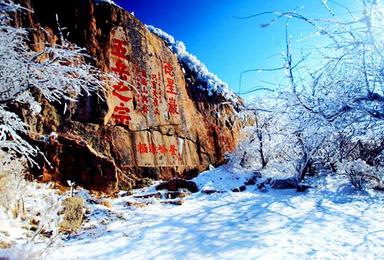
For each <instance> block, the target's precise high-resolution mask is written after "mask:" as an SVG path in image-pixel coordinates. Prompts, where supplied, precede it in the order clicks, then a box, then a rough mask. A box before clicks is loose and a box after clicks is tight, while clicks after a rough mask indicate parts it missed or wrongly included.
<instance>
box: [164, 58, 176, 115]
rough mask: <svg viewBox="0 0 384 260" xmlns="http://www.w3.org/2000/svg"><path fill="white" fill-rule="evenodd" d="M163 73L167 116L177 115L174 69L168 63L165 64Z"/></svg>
mask: <svg viewBox="0 0 384 260" xmlns="http://www.w3.org/2000/svg"><path fill="white" fill-rule="evenodd" d="M163 67H164V73H165V76H166V86H165V88H166V92H167V94H168V95H167V96H168V98H167V103H168V106H167V107H168V114H169V115H171V116H172V115H178V114H179V112H178V107H177V102H176V97H177V92H176V88H175V79H174V76H175V73H174V69H173V66H172V63H170V62H165V63H164V65H163Z"/></svg>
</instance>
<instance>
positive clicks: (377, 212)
mask: <svg viewBox="0 0 384 260" xmlns="http://www.w3.org/2000/svg"><path fill="white" fill-rule="evenodd" d="M219 180H220V181H221V182H220V183H224V184H220V185H216V184H217V183H218V181H219ZM244 180H246V173H244V174H242V175H241V174H240V175H239V176H236V174H234V173H231V172H229V171H228V169H225V168H223V167H221V168H217V169H213V170H211V171H207V172H205V173H203V174H202V175H200V176H199V177H197V178H196V179H195V181H196V183H198V185H199V187H200V188H204V187H206V188H207V187H210V188H212V185H214V188H220V189H223V190H225V191H226V192H224V193H214V194H211V195H206V194H203V193H195V194H193V195H192V196H190V197H188V198H187V199H186V200H185V203H184V204H183V205H181V206H174V205H164V204H160V203H159V202H156V201H155V202H153V203H150V204H149V205H148V206H145V207H143V208H136V207H131V206H127V205H126V203H127V201H129V200H131V198H130V196H126V197H119V198H116V199H109V202H110V203H111V208H107V207H105V206H103V205H101V204H100V203H94V202H93V203H90V201H91V197H90V196H89V194H87V193H86V192H82V194H81V196H82V197H84V198H86V199H88V205H87V207H88V211H90V213H89V214H88V215H87V218H86V220H85V223H84V224H83V230H82V231H80V232H79V233H78V234H76V235H74V236H72V237H70V239H69V240H68V241H61V240H60V241H59V242H58V243H57V244H55V245H54V246H52V248H50V249H49V250H48V251H47V252H46V253H45V254H44V255H43V256H44V257H45V258H47V259H153V258H155V259H169V258H176V259H201V258H204V259H218V258H220V259H221V258H222V259H233V258H236V259H250V258H251V259H254V258H260V259H297V258H305V259H307V258H331V259H334V258H347V259H375V258H380V257H382V256H383V254H384V230H383V227H382V219H383V217H384V207H383V202H384V199H383V197H382V196H379V195H377V194H376V195H375V196H373V194H362V193H357V192H356V191H354V190H353V189H352V188H351V186H350V185H348V182H347V181H345V182H343V181H342V180H340V179H338V178H334V177H329V176H328V177H324V178H322V179H320V180H319V181H318V182H317V183H313V184H314V185H318V188H317V189H313V190H311V191H309V192H307V193H297V192H295V191H294V190H281V191H278V190H269V191H267V192H259V191H257V190H256V188H255V186H248V188H247V190H246V191H245V192H238V193H235V192H230V191H229V190H230V189H231V188H234V187H236V186H238V185H239V184H241V183H242V181H244ZM148 191H153V187H151V188H148V189H142V190H140V191H135V192H136V193H143V192H148ZM0 252H1V251H0ZM0 255H1V253H0Z"/></svg>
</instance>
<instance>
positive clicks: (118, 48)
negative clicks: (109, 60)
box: [112, 39, 128, 59]
mask: <svg viewBox="0 0 384 260" xmlns="http://www.w3.org/2000/svg"><path fill="white" fill-rule="evenodd" d="M126 46H127V43H126V42H124V41H122V40H119V39H112V55H114V56H116V57H119V58H121V59H128V58H127V56H126V53H127V49H126V48H125V47H126Z"/></svg>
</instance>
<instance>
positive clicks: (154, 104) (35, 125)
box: [15, 0, 239, 192]
mask: <svg viewBox="0 0 384 260" xmlns="http://www.w3.org/2000/svg"><path fill="white" fill-rule="evenodd" d="M18 2H19V3H21V4H22V5H23V6H26V7H27V8H29V9H31V10H33V11H34V12H33V13H32V12H28V13H26V14H24V15H17V16H16V19H15V23H16V25H17V26H22V27H26V28H32V30H30V39H31V43H30V44H31V46H32V48H34V49H36V50H38V49H39V48H41V47H42V46H43V44H44V42H45V41H48V42H51V43H54V42H56V41H57V40H58V39H59V37H58V36H59V33H60V32H59V31H58V24H59V25H60V27H62V28H65V29H63V33H64V35H67V36H66V38H67V39H68V40H69V41H71V42H74V43H76V44H77V45H79V46H81V47H85V48H86V49H87V51H88V53H89V54H90V56H92V57H94V60H89V61H88V62H92V63H94V64H95V65H96V66H97V67H99V68H100V69H101V70H102V71H104V72H113V73H114V74H115V75H116V80H114V81H112V82H106V89H107V93H105V94H103V93H99V94H100V95H101V96H102V97H103V98H100V97H98V96H97V95H95V94H94V95H92V96H90V97H88V96H86V95H84V96H82V97H81V98H80V99H79V102H77V103H73V104H72V103H71V104H49V103H48V102H46V101H44V100H42V102H43V111H42V113H41V115H40V116H39V117H37V118H31V117H28V116H26V117H25V120H26V121H27V122H28V123H29V125H30V126H31V130H32V132H33V133H34V134H31V139H33V140H35V141H36V143H37V144H39V145H40V147H41V148H42V150H43V151H45V152H46V155H47V157H48V159H50V160H51V161H52V162H53V163H52V167H49V166H47V167H43V171H44V176H45V177H47V176H48V177H47V178H48V179H49V178H53V179H55V180H57V181H65V180H68V179H70V180H72V181H76V182H77V183H79V184H82V185H84V186H85V187H87V188H89V189H95V190H101V191H105V192H113V191H115V190H117V189H118V188H121V189H131V188H133V187H139V186H142V185H145V184H146V183H147V182H148V181H149V180H150V179H165V180H166V179H171V178H174V177H182V178H190V177H193V176H195V175H196V174H197V173H198V172H199V171H202V170H204V169H206V168H207V167H208V165H209V164H214V165H215V164H220V163H222V162H224V160H225V159H224V154H225V153H226V152H229V151H232V150H233V149H234V148H235V146H236V144H237V138H236V136H237V135H238V131H239V122H238V121H237V119H236V117H235V110H234V107H233V104H231V103H229V102H226V101H225V100H224V99H223V98H222V97H220V96H219V95H213V96H208V95H207V93H205V92H204V91H202V90H198V89H197V88H196V75H194V74H193V73H192V72H191V71H190V70H188V68H183V67H182V65H181V64H180V63H179V61H178V58H177V57H176V55H174V54H173V53H172V51H171V50H170V49H169V48H168V47H167V46H166V45H165V43H164V42H163V41H162V40H161V39H160V38H159V37H157V36H155V35H153V34H152V33H150V32H149V31H148V30H147V29H146V27H145V26H144V25H143V24H142V23H141V22H140V21H138V20H137V19H136V18H135V17H133V16H132V15H131V14H130V13H128V12H126V11H124V10H122V9H121V8H119V7H117V6H114V5H110V4H108V3H100V4H95V3H94V2H93V1H91V0H66V1H51V0H19V1H18ZM56 17H57V19H56ZM51 131H56V132H57V133H58V134H59V138H58V141H59V144H58V145H57V147H53V148H52V147H48V146H47V145H46V144H43V143H39V142H38V141H37V139H38V136H39V135H44V134H49V133H50V132H51Z"/></svg>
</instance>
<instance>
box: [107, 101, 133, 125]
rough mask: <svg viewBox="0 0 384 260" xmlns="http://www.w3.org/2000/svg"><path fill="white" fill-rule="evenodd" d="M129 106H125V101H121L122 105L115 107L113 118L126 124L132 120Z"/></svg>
mask: <svg viewBox="0 0 384 260" xmlns="http://www.w3.org/2000/svg"><path fill="white" fill-rule="evenodd" d="M129 112H130V110H129V108H128V107H125V106H124V103H120V106H116V107H115V108H114V109H113V114H112V118H114V119H115V120H116V122H117V123H120V124H123V125H126V124H128V123H129V121H131V119H132V118H131V117H130V116H129Z"/></svg>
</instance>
